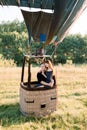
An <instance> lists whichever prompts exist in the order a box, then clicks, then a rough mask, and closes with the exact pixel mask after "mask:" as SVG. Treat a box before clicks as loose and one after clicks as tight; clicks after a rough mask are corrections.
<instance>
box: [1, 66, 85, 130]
mask: <svg viewBox="0 0 87 130" xmlns="http://www.w3.org/2000/svg"><path fill="white" fill-rule="evenodd" d="M55 69H56V73H57V75H56V77H57V87H58V95H59V96H58V107H57V111H56V112H54V113H52V115H49V116H46V117H41V118H35V117H25V116H23V115H22V114H21V112H20V107H19V88H20V79H21V68H16V67H14V68H0V130H87V65H78V66H75V65H64V66H62V65H58V66H57V67H56V68H55ZM36 70H38V68H34V69H33V72H32V73H33V74H32V75H34V74H35V73H36ZM33 78H35V77H34V76H33ZM25 80H26V78H25Z"/></svg>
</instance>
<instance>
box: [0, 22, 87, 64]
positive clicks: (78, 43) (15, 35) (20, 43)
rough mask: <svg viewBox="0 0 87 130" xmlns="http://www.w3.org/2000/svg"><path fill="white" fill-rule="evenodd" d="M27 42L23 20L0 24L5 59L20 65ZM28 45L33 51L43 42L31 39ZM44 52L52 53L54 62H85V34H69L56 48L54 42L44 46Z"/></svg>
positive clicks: (86, 55) (86, 51) (0, 50)
mask: <svg viewBox="0 0 87 130" xmlns="http://www.w3.org/2000/svg"><path fill="white" fill-rule="evenodd" d="M27 43H28V33H27V30H26V27H25V24H24V23H23V22H22V23H19V22H18V21H14V22H12V23H10V22H8V23H2V24H1V25H0V53H1V54H2V55H3V56H4V57H5V58H6V59H12V60H14V61H15V63H16V64H17V65H18V66H20V65H21V64H22V59H23V54H25V53H26V52H27ZM30 46H31V52H32V53H33V52H34V51H35V50H36V49H38V48H39V47H41V46H43V44H42V43H34V41H32V43H31V45H30ZM54 50H55V51H54ZM45 53H46V54H49V55H51V54H53V53H54V56H53V60H54V62H55V63H56V64H57V63H62V64H65V63H70V64H71V63H87V35H85V36H83V37H82V36H81V35H80V34H76V35H69V36H67V37H66V38H65V39H64V40H63V41H62V42H61V43H59V44H58V46H56V49H55V46H54V44H50V45H47V46H45Z"/></svg>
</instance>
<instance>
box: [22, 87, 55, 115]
mask: <svg viewBox="0 0 87 130" xmlns="http://www.w3.org/2000/svg"><path fill="white" fill-rule="evenodd" d="M57 91H58V90H57V88H53V89H48V90H37V91H30V90H27V89H24V88H23V87H20V110H21V112H22V113H23V114H24V115H27V116H29V115H34V116H39V117H40V116H44V115H48V114H50V113H52V112H54V111H56V109H57V98H58V96H57Z"/></svg>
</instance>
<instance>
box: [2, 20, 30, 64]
mask: <svg viewBox="0 0 87 130" xmlns="http://www.w3.org/2000/svg"><path fill="white" fill-rule="evenodd" d="M24 27H25V26H24V24H23V23H20V24H19V23H18V22H17V23H16V22H13V23H8V24H2V25H1V27H0V28H1V31H0V39H1V43H0V48H1V50H0V53H1V54H3V57H5V58H6V59H8V60H9V59H13V60H14V61H15V63H16V64H17V65H20V64H21V62H22V59H23V53H25V50H26V43H27V40H28V36H27V33H26V29H25V28H24ZM23 29H24V30H23Z"/></svg>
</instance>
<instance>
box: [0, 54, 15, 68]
mask: <svg viewBox="0 0 87 130" xmlns="http://www.w3.org/2000/svg"><path fill="white" fill-rule="evenodd" d="M14 66H16V64H15V63H14V60H6V59H4V58H3V56H2V55H1V54H0V67H14Z"/></svg>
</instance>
